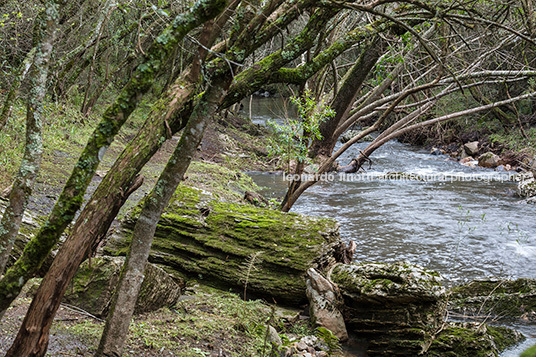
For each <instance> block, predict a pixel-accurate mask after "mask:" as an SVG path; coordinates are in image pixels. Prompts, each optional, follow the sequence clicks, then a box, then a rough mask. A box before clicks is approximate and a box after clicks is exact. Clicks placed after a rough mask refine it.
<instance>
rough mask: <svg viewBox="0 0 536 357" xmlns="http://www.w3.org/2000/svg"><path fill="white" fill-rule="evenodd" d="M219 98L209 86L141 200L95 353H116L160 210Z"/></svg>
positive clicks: (219, 90) (125, 333)
mask: <svg viewBox="0 0 536 357" xmlns="http://www.w3.org/2000/svg"><path fill="white" fill-rule="evenodd" d="M222 97H223V88H221V86H219V85H216V86H211V87H209V89H208V91H207V92H205V98H203V99H201V101H200V103H198V104H197V106H196V108H195V109H194V112H193V114H192V116H191V117H190V119H189V120H188V124H187V125H186V127H185V129H184V131H183V134H182V137H181V139H180V141H179V143H178V144H177V147H176V148H175V151H174V152H173V154H172V156H171V157H170V159H169V161H168V163H167V165H166V167H165V168H164V170H163V171H162V174H161V175H160V177H159V179H158V182H157V183H156V185H155V187H154V188H153V190H152V191H151V193H150V194H149V196H148V197H147V198H146V199H145V204H144V206H143V209H142V211H141V213H140V216H139V218H138V221H137V223H136V226H135V227H134V232H133V236H132V244H131V246H130V251H129V253H128V254H127V261H126V263H125V265H124V266H123V271H122V273H121V279H120V281H119V286H118V289H117V291H116V293H115V294H114V298H113V299H112V306H111V308H110V313H109V314H108V319H107V321H106V325H105V327H104V331H103V333H102V338H101V341H100V344H99V348H98V349H97V353H96V356H120V355H121V352H122V349H123V344H124V342H125V340H126V338H127V336H128V326H129V325H130V320H131V319H132V314H133V313H134V307H135V305H136V300H137V298H138V293H139V289H140V287H141V284H142V282H143V277H144V276H143V272H144V270H145V264H146V263H147V258H148V257H149V252H150V250H151V244H152V241H153V237H154V232H155V230H156V225H157V223H158V221H159V220H160V216H161V215H162V212H163V211H164V209H165V208H166V206H167V205H168V203H169V200H170V199H171V197H172V196H173V193H174V192H175V190H176V188H177V186H178V185H179V183H180V182H181V181H182V180H183V179H184V174H185V173H186V170H187V169H188V166H189V165H190V162H191V160H192V157H193V156H194V155H195V152H196V151H197V147H198V146H199V144H200V143H201V139H202V138H203V134H204V132H205V129H206V127H207V125H208V123H209V121H210V119H211V118H212V116H213V115H214V114H215V113H216V111H217V109H218V104H219V100H220V99H221V98H222Z"/></svg>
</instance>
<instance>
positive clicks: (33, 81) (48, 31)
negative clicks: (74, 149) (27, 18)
mask: <svg viewBox="0 0 536 357" xmlns="http://www.w3.org/2000/svg"><path fill="white" fill-rule="evenodd" d="M58 7H59V5H58V4H57V3H55V2H54V1H49V2H48V3H47V5H46V9H45V11H43V12H42V13H41V14H40V15H39V16H38V18H37V23H36V31H35V34H36V36H37V37H38V38H37V39H35V42H36V43H37V46H36V50H35V51H34V50H32V52H35V58H34V62H33V66H32V70H31V72H30V86H31V90H30V92H29V95H28V104H27V109H26V146H25V150H24V156H23V158H22V162H21V165H20V168H19V172H18V174H17V176H16V177H15V182H14V183H13V188H12V189H11V193H10V195H9V205H8V206H7V208H6V209H5V211H4V215H3V216H2V220H1V222H0V275H2V273H3V272H4V270H5V268H6V264H7V261H8V259H9V254H10V253H11V250H12V249H13V245H14V244H15V239H16V238H17V235H18V233H19V228H20V225H21V223H22V216H23V214H24V211H25V210H26V206H27V205H28V201H29V199H30V196H31V194H32V189H33V185H34V181H35V177H36V176H37V173H38V172H39V168H40V166H41V158H42V156H43V136H42V134H41V127H42V117H43V99H44V97H45V94H46V90H47V78H48V69H49V63H50V57H51V55H52V50H53V48H54V41H55V39H56V34H57V23H58V18H59V13H58ZM32 52H31V53H32ZM31 53H30V54H28V56H27V58H26V60H25V62H26V61H27V60H28V59H29V58H31V57H32V54H31ZM28 66H29V64H28V63H26V64H25V67H28ZM23 73H24V70H23ZM23 73H22V74H23ZM22 74H21V75H22ZM18 77H19V76H18ZM14 84H15V85H16V84H17V81H15V83H14ZM18 85H20V80H19V81H18ZM14 89H16V86H15V87H12V91H11V92H10V95H11V94H13V96H14V93H12V92H13V91H14ZM8 100H9V96H8ZM6 106H11V104H9V103H6ZM5 109H6V108H5V107H4V110H5ZM2 114H3V113H2ZM6 114H7V113H6ZM6 120H7V115H6ZM0 124H1V123H0ZM0 311H1V310H0Z"/></svg>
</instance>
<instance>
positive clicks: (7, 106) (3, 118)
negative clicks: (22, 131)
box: [0, 47, 48, 273]
mask: <svg viewBox="0 0 536 357" xmlns="http://www.w3.org/2000/svg"><path fill="white" fill-rule="evenodd" d="M36 49H37V48H36V47H34V48H32V50H31V51H30V52H28V54H27V55H26V58H25V59H24V62H22V64H21V66H20V68H19V69H18V70H17V73H16V74H15V78H14V79H13V82H12V83H11V88H9V92H8V93H7V96H6V99H5V100H4V105H3V107H2V112H0V130H2V129H3V128H4V126H5V125H6V124H7V121H8V120H9V116H10V115H11V112H12V111H13V105H14V104H15V100H16V99H17V94H18V93H19V88H20V85H21V83H22V81H24V78H25V77H26V74H28V71H29V70H30V66H31V65H32V63H33V62H34V57H35V51H36ZM47 71H48V68H47ZM0 273H1V272H0Z"/></svg>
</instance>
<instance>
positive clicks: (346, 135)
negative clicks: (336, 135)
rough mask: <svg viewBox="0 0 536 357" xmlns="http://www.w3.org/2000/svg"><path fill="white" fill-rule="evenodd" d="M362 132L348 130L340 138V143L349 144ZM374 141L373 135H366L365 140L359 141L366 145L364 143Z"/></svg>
mask: <svg viewBox="0 0 536 357" xmlns="http://www.w3.org/2000/svg"><path fill="white" fill-rule="evenodd" d="M361 131H362V130H346V131H345V132H344V133H343V134H342V135H341V137H340V139H339V141H340V142H341V143H343V144H344V143H347V142H348V141H350V140H351V139H352V138H353V137H354V136H356V135H358V134H359V133H361ZM370 141H374V137H373V136H372V135H366V136H365V137H364V138H361V139H359V140H358V143H364V142H370Z"/></svg>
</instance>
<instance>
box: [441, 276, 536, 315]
mask: <svg viewBox="0 0 536 357" xmlns="http://www.w3.org/2000/svg"><path fill="white" fill-rule="evenodd" d="M449 307H450V309H451V310H453V311H456V312H459V313H463V314H464V315H481V316H493V317H502V318H521V319H523V320H528V321H536V280H534V279H525V278H522V279H517V280H499V279H485V280H475V281H472V282H470V283H469V284H466V285H462V286H458V287H455V288H453V289H452V292H451V301H450V303H449Z"/></svg>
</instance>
